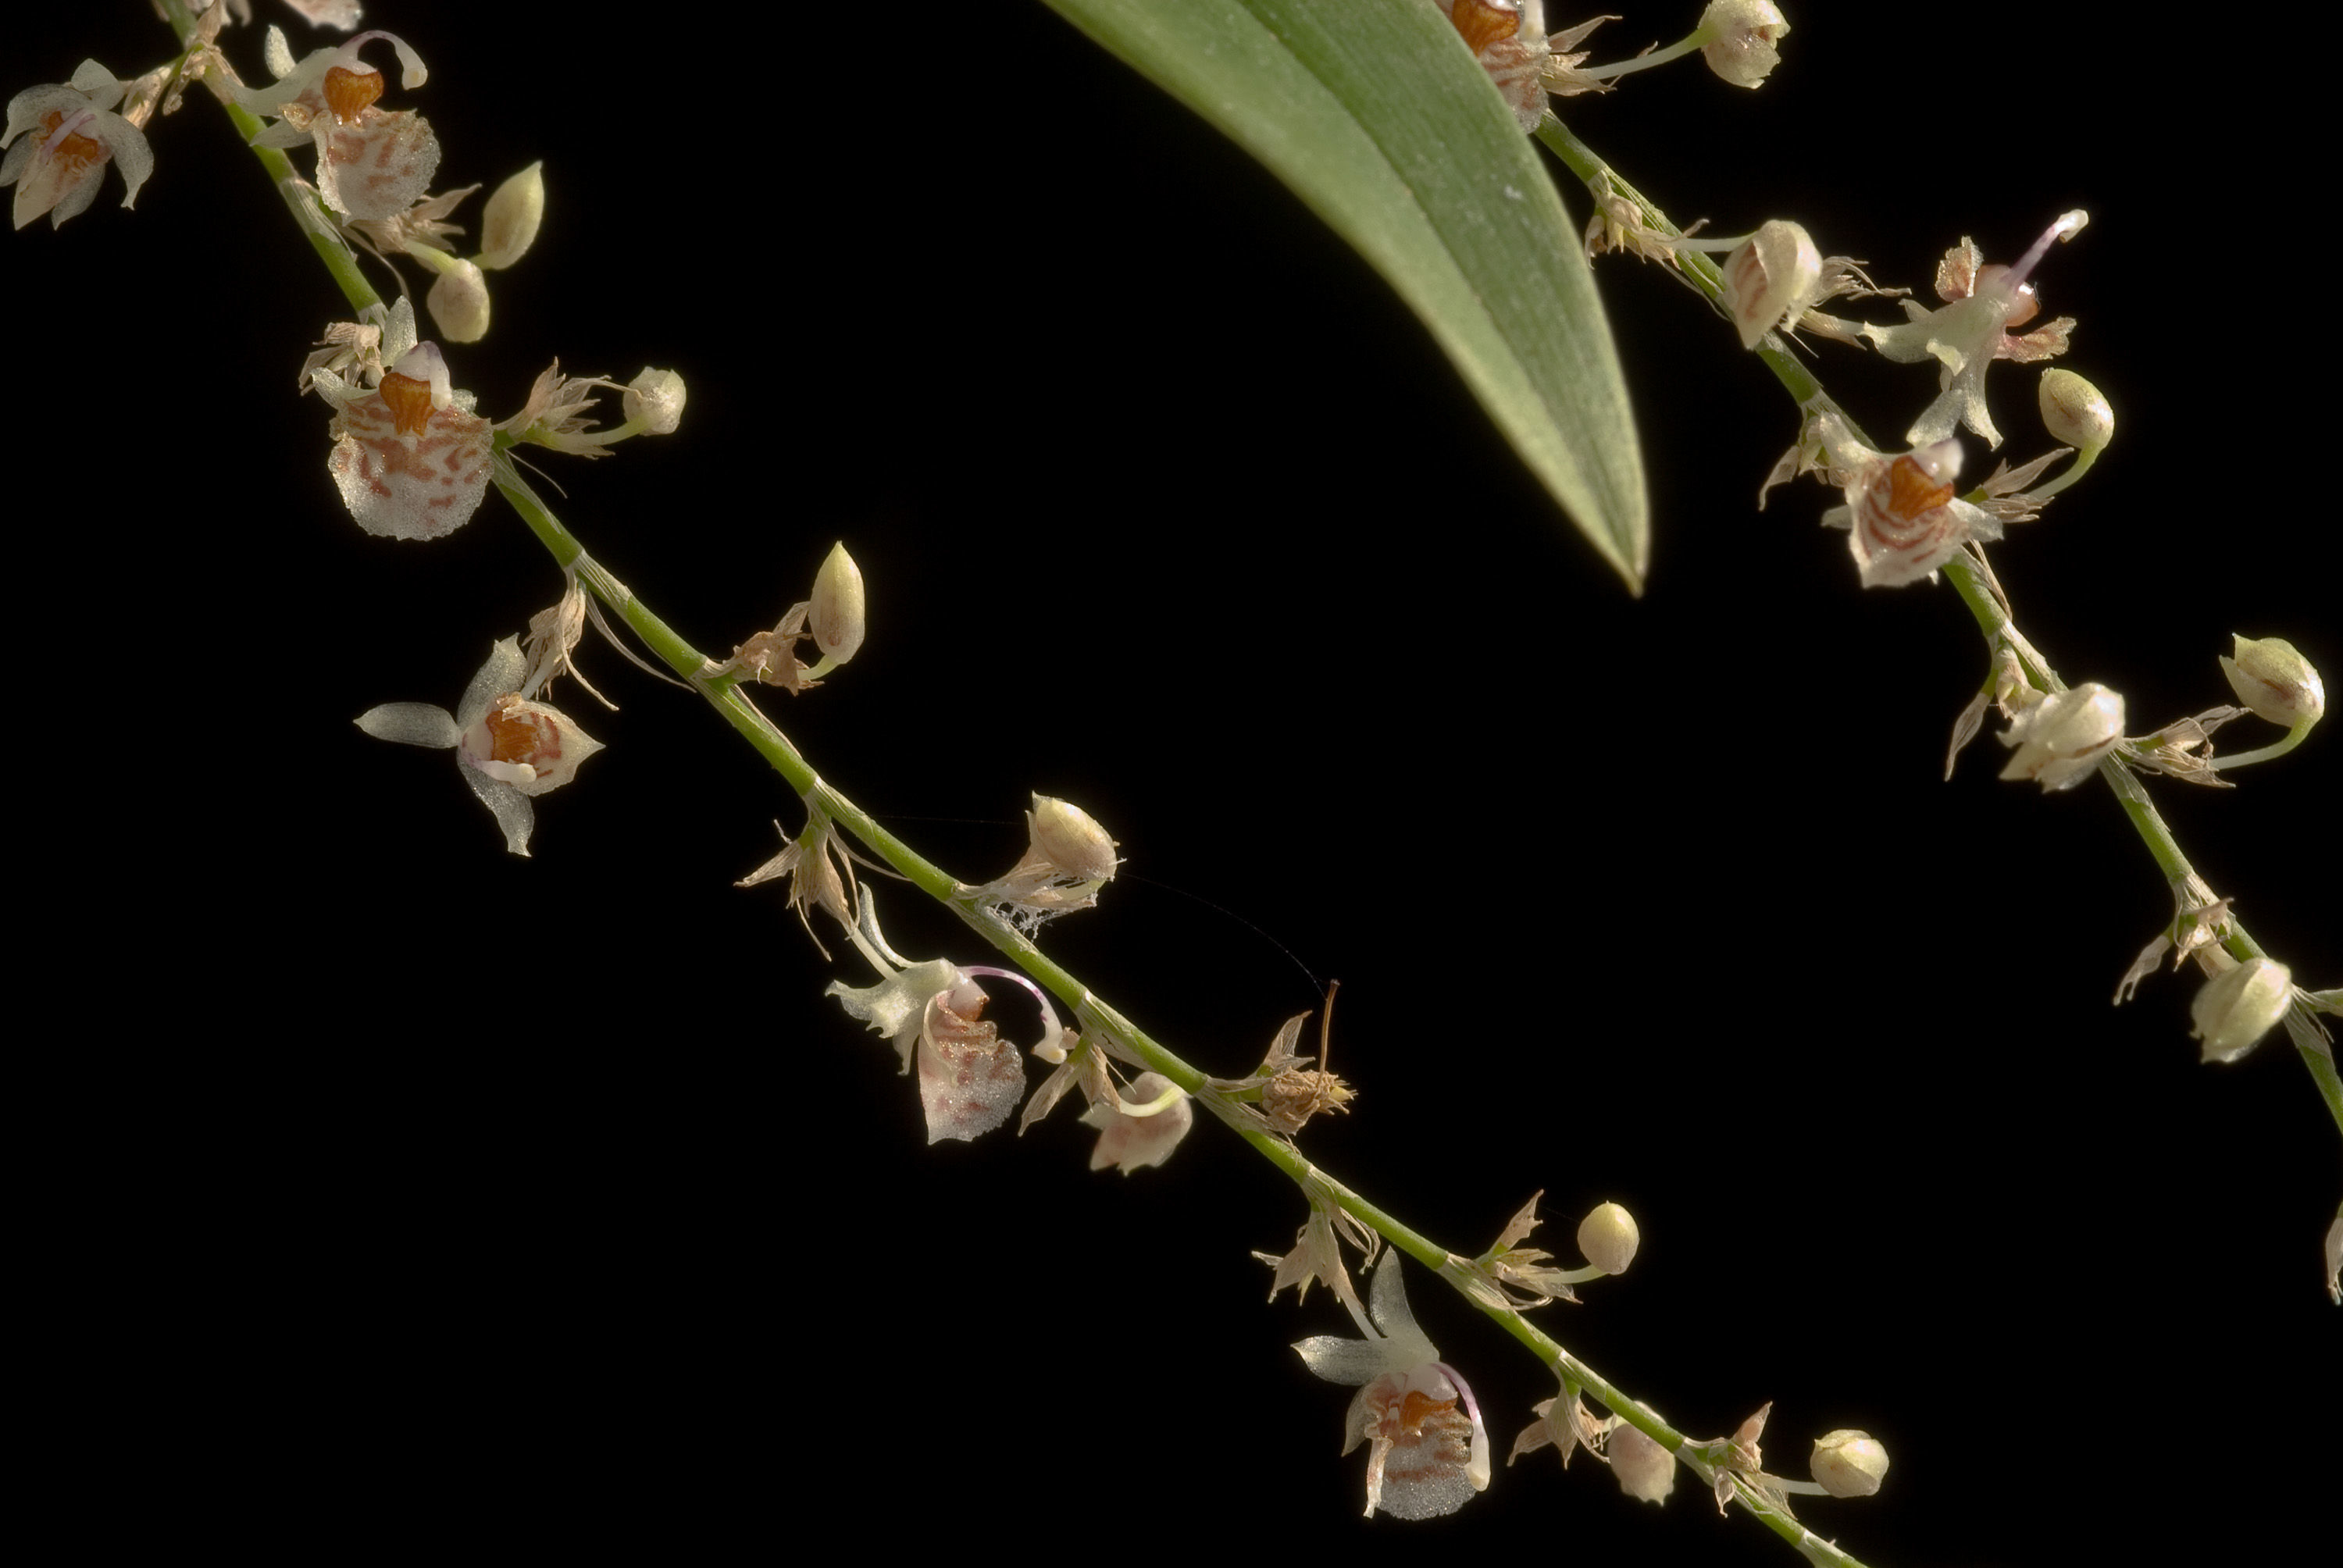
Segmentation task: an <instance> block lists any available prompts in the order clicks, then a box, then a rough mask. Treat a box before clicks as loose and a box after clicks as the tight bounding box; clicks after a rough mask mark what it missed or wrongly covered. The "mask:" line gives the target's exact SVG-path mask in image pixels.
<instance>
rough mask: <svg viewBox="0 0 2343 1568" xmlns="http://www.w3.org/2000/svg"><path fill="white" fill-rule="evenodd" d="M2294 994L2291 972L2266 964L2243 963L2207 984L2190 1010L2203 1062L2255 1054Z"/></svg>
mask: <svg viewBox="0 0 2343 1568" xmlns="http://www.w3.org/2000/svg"><path fill="white" fill-rule="evenodd" d="M2293 995H2294V975H2293V973H2292V972H2291V971H2290V970H2288V969H2287V967H2286V966H2285V965H2284V964H2282V963H2277V962H2273V961H2272V960H2268V959H2247V960H2246V961H2245V962H2243V963H2241V964H2239V965H2237V967H2236V968H2235V969H2227V970H2222V971H2221V972H2220V973H2219V974H2217V975H2215V976H2214V977H2213V978H2212V979H2211V980H2207V981H2206V982H2205V984H2204V985H2203V986H2202V987H2201V988H2200V989H2199V990H2197V1000H2195V1001H2193V1002H2191V1003H2190V1004H2189V1006H2188V1016H2189V1018H2190V1019H2192V1020H2195V1022H2196V1025H2197V1029H2196V1038H2197V1039H2198V1040H2203V1041H2204V1042H2205V1055H2204V1060H2207V1061H2235V1060H2237V1058H2239V1057H2241V1056H2243V1055H2245V1054H2246V1052H2247V1051H2249V1050H2253V1048H2254V1045H2255V1043H2256V1042H2257V1041H2258V1040H2260V1039H2261V1037H2262V1036H2264V1035H2265V1034H2268V1032H2269V1030H2270V1026H2271V1025H2272V1024H2275V1023H2276V1022H2278V1020H2279V1019H2281V1018H2283V1017H2284V1016H2285V1015H2286V1009H2287V1004H2288V1002H2289V1001H2290V1000H2293Z"/></svg>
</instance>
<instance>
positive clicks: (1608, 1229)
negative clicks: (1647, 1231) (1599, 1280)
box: [1578, 1203, 1643, 1274]
mask: <svg viewBox="0 0 2343 1568" xmlns="http://www.w3.org/2000/svg"><path fill="white" fill-rule="evenodd" d="M1642 1242H1643V1235H1642V1233H1641V1232H1640V1231H1637V1230H1636V1229H1635V1216H1634V1215H1633V1214H1630V1213H1629V1212H1627V1211H1626V1210H1624V1209H1623V1208H1621V1207H1620V1206H1619V1205H1618V1204H1616V1203H1599V1204H1597V1205H1595V1207H1594V1209H1593V1210H1592V1211H1590V1212H1589V1213H1588V1214H1587V1216H1586V1218H1585V1219H1584V1220H1581V1221H1579V1222H1578V1250H1579V1251H1581V1252H1583V1253H1584V1254H1585V1257H1586V1261H1588V1262H1590V1263H1592V1264H1594V1266H1595V1267H1596V1268H1598V1269H1600V1270H1602V1271H1604V1273H1606V1274H1624V1273H1625V1272H1626V1271H1627V1265H1628V1264H1629V1263H1632V1262H1634V1261H1635V1249H1636V1247H1638V1246H1639V1245H1641V1244H1642Z"/></svg>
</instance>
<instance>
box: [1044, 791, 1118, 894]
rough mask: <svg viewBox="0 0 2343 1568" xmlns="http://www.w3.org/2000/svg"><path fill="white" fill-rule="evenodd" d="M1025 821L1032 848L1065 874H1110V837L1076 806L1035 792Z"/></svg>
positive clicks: (1087, 877)
mask: <svg viewBox="0 0 2343 1568" xmlns="http://www.w3.org/2000/svg"><path fill="white" fill-rule="evenodd" d="M1025 820H1026V823H1027V826H1028V827H1029V828H1030V829H1031V832H1032V835H1033V848H1034V849H1035V850H1036V851H1037V852H1039V853H1040V854H1041V857H1042V858H1043V859H1047V860H1048V861H1049V862H1050V863H1051V865H1053V866H1055V867H1056V868H1057V869H1059V870H1061V871H1062V872H1064V873H1065V874H1066V875H1067V876H1070V877H1072V878H1075V879H1078V880H1081V881H1100V882H1103V881H1105V880H1107V879H1109V878H1111V877H1112V876H1113V875H1114V868H1115V858H1114V840H1113V839H1110V838H1108V837H1107V836H1106V829H1103V828H1101V827H1100V826H1099V825H1098V819H1096V818H1094V817H1092V816H1091V814H1090V813H1089V812H1087V811H1085V810H1083V809H1081V807H1080V806H1075V805H1071V804H1069V803H1068V802H1066V801H1063V800H1058V799H1051V797H1050V796H1047V795H1035V796H1034V797H1033V809H1031V811H1028V812H1027V813H1026V814H1025Z"/></svg>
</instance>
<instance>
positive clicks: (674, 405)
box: [619, 368, 683, 436]
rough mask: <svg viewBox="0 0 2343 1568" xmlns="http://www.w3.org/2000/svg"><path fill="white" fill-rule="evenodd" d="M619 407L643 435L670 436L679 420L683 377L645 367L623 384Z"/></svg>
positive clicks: (681, 408) (681, 411)
mask: <svg viewBox="0 0 2343 1568" xmlns="http://www.w3.org/2000/svg"><path fill="white" fill-rule="evenodd" d="M619 406H620V407H622V408H624V409H625V410H626V415H627V418H628V421H629V422H630V423H633V424H637V425H640V426H641V427H643V434H644V435H646V436H672V435H673V434H675V427H676V426H678V425H679V424H680V423H682V421H683V377H680V376H679V375H677V374H676V373H675V372H674V371H672V370H652V369H649V368H646V369H645V370H644V371H643V372H642V374H640V375H639V376H637V377H635V378H634V379H633V380H632V381H629V382H628V383H627V390H626V394H625V396H624V397H621V398H620V399H619Z"/></svg>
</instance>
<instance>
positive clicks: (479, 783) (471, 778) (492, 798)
mask: <svg viewBox="0 0 2343 1568" xmlns="http://www.w3.org/2000/svg"><path fill="white" fill-rule="evenodd" d="M463 774H464V782H465V783H467V784H469V785H470V786H471V787H472V793H473V794H475V795H478V797H479V798H480V804H482V805H483V806H486V807H487V808H488V809H489V810H491V811H494V812H495V813H496V814H497V826H498V827H499V828H501V829H504V835H505V848H506V849H509V850H511V851H512V852H513V853H514V854H516V855H526V854H528V835H529V830H530V829H533V828H535V827H536V826H537V812H536V811H535V809H532V808H531V807H530V805H529V803H528V796H526V795H524V794H522V793H521V792H520V791H519V790H518V789H514V788H513V787H512V786H511V785H509V784H499V783H498V782H497V781H496V780H495V779H491V778H489V777H488V775H487V774H485V773H482V772H480V771H479V770H478V769H476V768H466V769H463Z"/></svg>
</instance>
